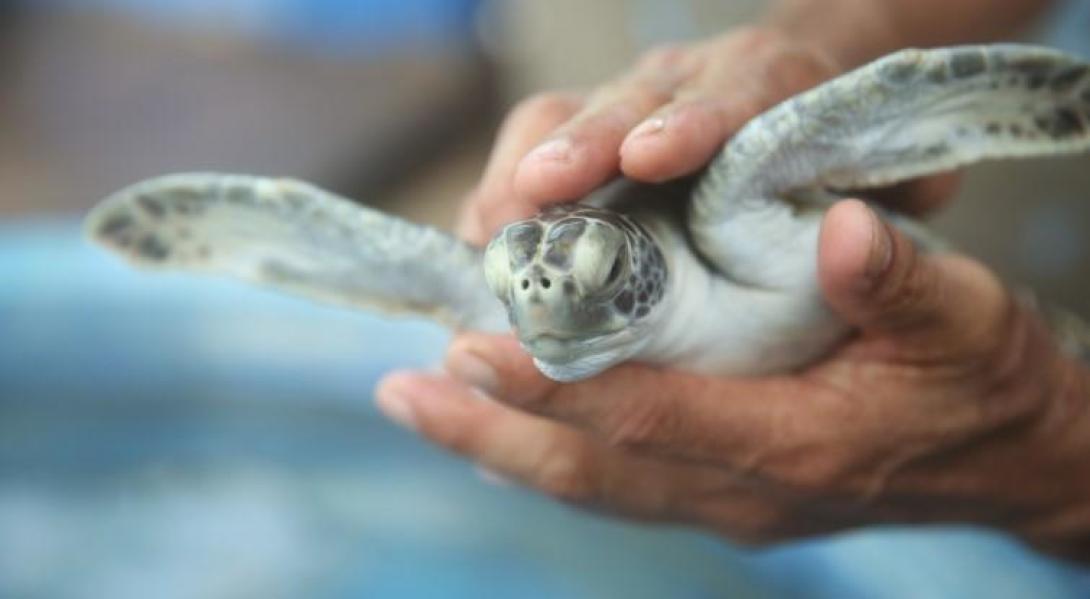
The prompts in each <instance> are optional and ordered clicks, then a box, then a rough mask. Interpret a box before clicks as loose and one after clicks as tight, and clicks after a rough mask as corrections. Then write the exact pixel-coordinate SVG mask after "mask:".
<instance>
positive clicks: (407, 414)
mask: <svg viewBox="0 0 1090 599" xmlns="http://www.w3.org/2000/svg"><path fill="white" fill-rule="evenodd" d="M406 386H407V385H405V384H403V383H400V382H393V383H390V384H387V385H385V386H383V387H382V388H381V389H379V392H378V395H377V396H376V397H375V405H376V406H378V409H379V411H380V412H382V413H383V414H384V415H385V416H386V417H387V418H389V419H390V420H391V421H392V422H393V423H394V424H397V425H398V426H401V427H403V428H407V429H409V430H416V415H415V414H413V409H412V406H411V405H410V404H411V399H410V397H409V396H410V394H411V392H410V391H409V390H408V389H406Z"/></svg>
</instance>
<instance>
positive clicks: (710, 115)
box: [620, 91, 764, 182]
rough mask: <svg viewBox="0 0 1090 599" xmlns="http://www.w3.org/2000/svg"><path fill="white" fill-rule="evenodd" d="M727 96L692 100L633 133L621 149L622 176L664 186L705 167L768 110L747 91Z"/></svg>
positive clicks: (710, 95) (677, 104)
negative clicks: (740, 131)
mask: <svg viewBox="0 0 1090 599" xmlns="http://www.w3.org/2000/svg"><path fill="white" fill-rule="evenodd" d="M723 96H724V94H723V92H722V91H719V92H718V93H708V94H692V95H689V96H688V97H684V98H682V99H679V100H677V101H675V102H672V103H670V104H669V105H667V106H665V107H663V108H662V109H660V110H658V111H657V112H655V114H653V115H651V116H650V118H648V119H646V120H645V121H644V122H643V123H641V124H640V125H639V126H637V127H636V128H634V129H633V130H632V131H631V132H630V133H629V134H628V135H627V136H626V137H625V139H624V142H623V143H622V145H621V148H620V154H621V161H620V166H621V170H622V171H623V172H624V174H625V175H627V176H629V177H631V178H633V179H637V180H641V181H648V182H661V181H665V180H668V179H673V178H677V177H682V176H685V175H689V174H692V173H694V172H696V171H697V170H699V169H701V168H703V167H704V166H705V165H706V164H707V163H708V161H710V160H711V159H712V157H713V156H715V154H716V153H717V152H718V151H719V150H720V149H722V147H723V144H724V142H725V141H726V140H727V139H728V138H729V137H730V136H731V135H733V134H734V133H735V132H736V131H737V130H738V129H739V128H740V127H741V126H742V125H743V124H745V122H746V121H748V120H749V119H751V118H753V117H754V116H756V115H757V114H759V113H760V111H761V109H763V108H764V106H763V105H762V104H760V103H758V102H757V101H756V100H755V99H752V98H750V97H749V95H748V94H747V93H746V92H736V93H734V94H731V95H729V96H727V97H723Z"/></svg>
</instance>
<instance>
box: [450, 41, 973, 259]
mask: <svg viewBox="0 0 1090 599" xmlns="http://www.w3.org/2000/svg"><path fill="white" fill-rule="evenodd" d="M831 56H832V54H831V53H828V52H824V51H823V50H822V49H821V48H820V47H817V46H814V45H805V44H802V43H799V42H797V41H795V40H794V39H793V37H792V36H790V35H787V34H785V33H782V32H780V31H778V30H777V29H776V28H773V27H749V28H744V29H738V30H735V31H732V32H729V33H726V34H724V35H721V36H719V37H715V38H712V39H709V40H706V41H702V42H697V43H692V44H687V45H678V46H672V47H663V48H659V49H656V50H652V51H651V52H648V53H647V54H646V55H645V56H644V57H643V58H642V59H640V60H639V61H638V62H637V64H636V66H635V67H633V68H632V69H631V70H630V71H629V72H627V73H625V74H624V75H622V76H621V77H619V78H618V79H616V80H614V81H613V82H610V83H607V84H605V85H603V86H601V87H599V88H597V89H596V90H594V91H592V92H591V93H590V94H587V95H580V94H562V93H546V94H541V95H538V96H535V97H532V98H530V99H528V100H526V101H524V102H522V103H521V104H520V105H519V106H518V107H516V108H515V109H514V110H513V111H512V112H511V114H510V116H509V117H508V119H507V120H506V122H505V123H504V124H503V126H502V127H501V129H500V133H499V136H498V138H497V140H496V143H495V145H494V146H493V151H492V155H491V157H490V159H489V164H488V166H487V168H486V169H485V173H484V176H483V177H482V178H481V182H480V184H479V185H478V186H477V188H476V189H475V190H474V192H473V193H472V194H471V195H470V197H469V199H468V201H467V202H466V205H465V208H464V210H463V213H462V216H461V219H460V223H459V232H460V234H461V235H462V237H464V238H465V239H467V240H469V241H470V242H472V243H475V244H477V245H484V244H486V243H487V242H488V240H489V239H490V238H491V236H492V235H493V234H494V233H495V232H496V231H497V230H499V229H500V228H501V227H502V226H503V225H505V224H507V223H509V222H512V221H515V220H519V219H522V218H527V217H529V216H532V215H533V214H535V213H537V212H538V211H539V210H540V209H541V208H542V207H544V206H546V205H549V204H552V203H557V202H562V201H572V200H576V199H579V198H581V197H582V196H584V195H586V194H587V193H589V192H591V191H592V190H594V189H595V188H597V187H598V186H600V185H601V184H602V183H604V182H606V181H608V180H609V179H611V178H613V177H616V176H617V175H618V174H623V175H625V176H627V177H629V178H631V179H634V180H638V181H645V182H659V181H665V180H668V179H673V178H677V177H682V176H685V175H689V174H692V173H694V172H696V171H698V170H699V169H701V168H702V167H703V166H704V165H706V164H707V163H708V162H709V161H710V160H711V158H712V157H713V156H714V155H715V153H716V152H718V151H719V150H720V148H721V147H722V146H723V143H724V142H725V141H726V140H727V139H728V138H729V137H730V136H731V135H733V134H734V132H736V131H737V130H738V129H739V128H740V127H741V126H742V125H744V124H745V123H746V122H747V121H748V120H750V119H751V118H752V117H754V116H756V115H758V114H760V113H761V112H763V111H765V110H767V109H768V108H770V107H772V106H773V105H775V104H776V103H778V102H780V101H782V100H784V99H786V98H788V97H790V96H793V95H795V94H797V93H799V92H802V91H804V90H806V89H808V88H810V87H812V86H814V85H816V84H819V83H821V82H823V81H825V80H826V79H829V78H831V77H833V76H835V75H838V74H840V73H841V71H842V70H843V68H842V67H841V65H839V64H837V62H836V61H835V60H834V59H833V58H831ZM955 187H956V178H955V177H954V176H953V175H945V176H939V177H931V178H927V179H921V180H919V181H913V182H910V183H906V184H902V185H899V186H896V187H893V188H890V189H888V190H882V191H880V192H873V193H871V194H869V196H868V197H870V198H871V199H874V200H876V201H878V202H880V203H884V204H887V205H889V206H891V207H894V208H896V209H898V210H901V211H904V212H909V213H921V212H925V211H927V210H929V209H931V208H933V207H934V206H935V205H937V204H939V203H941V202H942V201H943V200H944V199H945V198H947V197H949V196H950V195H951V193H952V192H953V190H954V188H955Z"/></svg>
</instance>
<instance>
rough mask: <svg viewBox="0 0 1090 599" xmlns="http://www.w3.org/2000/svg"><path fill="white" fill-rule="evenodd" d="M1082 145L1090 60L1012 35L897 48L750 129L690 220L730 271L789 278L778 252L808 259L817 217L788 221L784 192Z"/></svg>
mask: <svg viewBox="0 0 1090 599" xmlns="http://www.w3.org/2000/svg"><path fill="white" fill-rule="evenodd" d="M1087 149H1090V66H1088V65H1087V63H1085V62H1082V61H1079V60H1078V59H1076V58H1074V57H1071V56H1068V55H1066V54H1063V53H1060V52H1057V51H1054V50H1049V49H1046V48H1040V47H1033V46H1023V45H1016V44H998V45H990V46H961V47H955V48H944V49H938V50H904V51H901V52H898V53H895V54H892V55H890V56H888V57H885V58H883V59H880V60H878V61H875V62H873V63H871V64H869V65H867V66H864V67H862V68H860V69H857V70H855V71H853V72H850V73H848V74H846V75H843V76H841V77H839V78H837V79H834V80H832V81H830V82H828V83H826V84H824V85H821V86H819V87H817V88H815V89H813V90H810V91H809V92H806V93H803V94H800V95H798V96H796V97H794V98H792V99H790V100H788V101H786V102H784V103H782V104H780V105H778V106H777V107H775V108H773V109H772V110H769V111H768V112H766V113H764V114H763V115H761V116H759V117H757V118H756V119H754V120H753V121H752V122H750V123H749V124H747V125H746V126H745V127H744V128H743V129H742V130H741V131H740V132H739V133H738V135H736V136H735V137H734V139H733V140H731V142H729V143H728V144H727V146H726V147H725V148H724V150H723V152H722V153H721V154H720V155H719V156H718V157H717V158H716V160H715V162H714V163H713V165H712V166H711V167H710V169H709V171H708V174H707V175H706V176H705V178H704V179H703V180H702V181H701V184H700V186H699V188H698V191H697V194H696V197H695V198H694V210H693V213H692V215H693V216H692V219H691V223H690V225H691V227H692V229H693V233H694V236H695V237H696V241H697V243H698V244H699V246H700V248H701V250H702V251H704V252H705V253H706V254H707V257H708V258H709V259H711V260H712V261H713V262H715V263H716V264H717V265H718V266H720V267H721V268H723V269H724V270H725V271H726V272H728V273H729V274H731V275H732V276H735V277H736V278H738V279H739V280H742V281H745V282H753V283H757V284H765V285H771V286H776V287H779V286H789V284H790V283H791V282H792V281H796V280H798V279H799V278H800V277H803V275H804V274H806V273H805V272H804V271H805V265H802V264H800V265H799V266H798V268H797V269H795V270H792V269H790V268H789V269H784V268H783V264H785V263H789V262H791V261H790V260H788V259H787V256H790V255H794V254H795V253H797V252H800V251H806V250H809V252H810V253H811V254H812V251H813V245H812V243H813V241H814V238H815V234H814V227H815V226H816V225H814V224H813V223H810V222H799V212H798V211H797V210H796V209H795V208H794V207H792V206H789V205H788V204H787V203H786V202H785V201H784V199H783V198H785V197H790V196H792V195H793V194H796V193H797V192H799V191H800V190H805V189H807V188H826V189H858V188H865V187H875V186H882V185H888V184H891V183H896V182H898V181H902V180H905V179H909V178H913V177H918V176H922V175H927V174H931V173H936V172H940V171H945V170H950V169H954V168H957V167H960V166H964V165H967V164H970V163H972V162H976V161H979V160H984V159H990V158H1014V157H1029V156H1043V155H1052V154H1061V153H1072V152H1078V151H1084V150H1087ZM803 214H804V215H808V213H806V212H805V211H803ZM754 230H758V231H760V232H761V233H762V234H760V235H754V234H752V231H754ZM769 233H771V234H769ZM811 262H812V260H811Z"/></svg>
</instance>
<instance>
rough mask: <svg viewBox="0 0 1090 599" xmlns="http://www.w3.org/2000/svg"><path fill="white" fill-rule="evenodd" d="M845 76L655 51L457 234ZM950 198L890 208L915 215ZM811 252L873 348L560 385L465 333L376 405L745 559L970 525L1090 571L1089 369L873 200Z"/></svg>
mask: <svg viewBox="0 0 1090 599" xmlns="http://www.w3.org/2000/svg"><path fill="white" fill-rule="evenodd" d="M839 70H840V69H839V67H838V65H837V64H836V63H835V62H834V61H832V60H830V59H829V58H828V57H826V56H824V55H823V54H822V53H820V52H818V51H816V50H813V49H810V48H807V47H804V46H800V45H797V44H796V43H794V42H793V41H791V40H790V39H788V38H787V37H786V36H781V35H778V34H776V33H772V32H769V31H765V30H759V29H751V30H745V31H740V32H736V33H732V34H728V35H726V36H723V37H721V38H717V39H714V40H712V41H709V42H705V43H703V44H697V45H693V46H688V47H678V48H670V49H665V50H660V51H656V52H653V53H651V54H650V55H648V56H647V57H646V58H644V59H643V60H642V61H640V63H639V64H638V65H637V67H636V68H635V69H634V70H633V71H632V72H631V73H629V74H627V75H626V76H624V77H622V78H621V79H620V80H619V81H617V82H615V83H613V84H610V85H607V86H605V87H603V88H600V89H599V90H597V91H595V92H594V93H592V94H591V95H590V96H589V97H587V98H585V99H583V98H580V97H577V96H561V95H548V96H542V97H539V98H535V99H532V100H530V101H528V102H526V103H524V104H522V105H521V106H520V107H518V108H517V109H515V111H514V112H513V113H512V115H511V117H510V118H509V119H508V121H507V123H506V124H505V125H504V127H503V128H502V130H501V133H500V136H499V139H498V141H497V144H496V146H495V150H494V153H493V155H492V158H491V161H490V164H489V167H488V169H487V171H486V173H485V175H484V177H483V179H482V182H481V184H480V186H479V188H478V189H477V190H476V191H475V192H474V194H473V195H472V197H471V198H470V200H469V202H468V203H467V207H466V211H465V214H464V219H463V226H462V231H463V234H464V235H465V236H466V237H467V238H468V239H470V240H472V241H474V242H477V243H484V242H485V241H487V239H488V237H490V236H491V234H492V233H493V232H494V231H495V230H496V229H497V228H498V227H499V226H501V225H502V224H503V223H506V222H509V221H511V220H514V219H517V218H522V217H525V216H527V215H528V214H532V213H533V212H535V211H536V210H537V209H538V208H539V207H541V206H543V205H547V204H549V203H552V202H557V201H563V200H565V199H570V198H577V197H579V196H580V195H582V194H584V193H586V192H587V191H589V190H590V189H592V188H593V187H595V186H596V185H598V184H600V183H602V182H603V181H605V180H607V179H608V178H610V177H612V176H615V174H616V173H617V172H618V170H620V171H621V172H623V173H624V174H626V175H628V176H630V177H633V178H635V179H640V180H648V181H659V180H664V179H669V178H673V177H678V176H682V175H685V174H688V173H691V172H694V171H695V170H696V169H698V168H699V167H700V166H701V165H702V164H704V163H705V162H706V161H707V160H708V159H709V158H710V157H711V155H712V154H713V153H714V152H715V151H716V150H717V149H718V148H719V146H720V144H721V143H722V142H723V140H724V139H726V138H728V137H729V136H730V134H731V133H732V132H733V131H735V130H736V129H737V128H738V127H739V126H740V125H741V124H743V123H744V122H745V121H746V119H748V118H749V117H751V116H753V115H754V114H757V113H758V112H760V111H761V110H763V109H764V108H767V107H768V106H769V105H771V104H773V103H775V102H776V101H778V100H780V99H782V98H784V97H786V96H789V95H791V94H794V93H797V92H798V91H801V90H802V89H805V88H807V87H810V86H812V85H814V84H816V83H818V82H820V81H822V80H824V79H826V78H828V77H830V76H832V75H834V74H836V73H837V72H838V71H839ZM659 119H662V120H661V121H660V120H659ZM539 144H540V145H539ZM535 147H536V148H537V149H536V150H534V149H533V148H535ZM951 183H952V180H951V178H950V177H940V178H938V179H930V180H926V181H920V182H916V183H914V184H912V185H908V186H903V187H901V188H899V189H897V190H893V191H890V192H887V193H886V194H885V199H886V200H887V201H889V202H890V203H891V205H894V206H898V207H900V208H902V209H906V210H909V211H920V210H923V209H926V208H928V207H930V206H933V205H934V204H935V203H937V202H941V200H942V198H945V197H947V196H948V195H949V191H950V190H951V189H952V185H951ZM818 254H819V255H818V260H819V272H820V279H821V284H822V289H823V291H824V293H825V296H826V300H827V301H828V302H829V304H830V306H831V307H832V308H833V309H834V310H835V311H836V312H837V313H838V314H839V315H840V316H841V317H842V318H844V319H845V320H846V321H847V322H849V323H852V324H853V325H855V326H856V327H857V328H858V333H857V334H856V335H855V336H854V337H853V338H852V339H850V340H849V341H848V342H846V343H845V344H844V345H843V346H842V347H840V348H839V349H838V350H837V351H836V352H834V354H833V355H831V356H829V357H828V359H826V360H824V361H822V362H821V363H819V364H816V365H814V366H812V367H810V368H807V369H805V370H804V371H802V372H799V373H794V374H790V375H783V376H774V377H763V378H750V379H746V378H722V377H705V376H698V375H692V374H687V373H682V372H677V371H670V370H663V369H656V368H652V367H648V366H644V365H639V364H626V365H622V366H619V367H616V368H614V369H611V370H609V371H607V372H605V373H603V374H602V375H600V376H597V377H595V378H592V379H590V380H586V381H583V382H580V383H576V384H565V385H560V384H557V383H554V382H551V381H549V380H547V379H545V378H544V377H542V376H541V375H540V374H539V373H538V372H537V371H536V370H535V369H534V367H533V366H532V364H531V361H530V358H529V357H528V356H526V355H525V354H524V353H523V352H522V351H521V350H520V349H519V347H518V345H517V343H516V342H515V341H514V339H513V338H511V337H508V336H500V337H490V336H484V335H479V334H464V335H461V336H459V337H458V338H456V339H455V341H454V342H453V344H452V346H451V348H450V350H449V353H448V356H447V360H446V370H447V373H446V374H441V375H435V374H423V373H397V374H394V375H391V376H390V377H389V378H387V379H386V380H385V381H384V382H383V383H382V385H381V387H380V389H379V393H378V397H379V405H380V407H381V408H382V409H383V410H384V411H385V412H386V413H387V414H388V415H389V416H390V417H391V418H392V419H393V420H395V421H397V422H399V423H401V424H403V425H405V426H408V427H409V428H411V429H413V430H415V431H416V432H417V433H419V434H420V435H421V436H423V437H425V438H427V439H429V440H431V441H433V442H435V443H437V444H439V445H441V446H443V447H446V448H448V449H450V450H452V451H454V452H457V453H459V454H461V455H464V456H466V457H467V458H469V459H471V460H474V461H476V462H477V463H479V464H480V465H482V466H483V467H484V468H486V469H488V470H490V471H492V472H494V473H496V474H499V475H500V476H502V477H505V478H507V479H511V480H514V481H517V482H519V483H522V484H525V485H528V486H530V487H533V488H536V489H539V490H541V491H543V492H545V493H548V494H550V495H552V496H555V497H557V498H559V499H562V500H564V501H569V502H572V503H575V504H579V505H584V506H588V507H592V508H594V509H596V510H600V511H607V512H614V513H617V514H621V515H625V516H630V517H636V518H640V519H647V520H655V521H671V522H683V523H688V524H692V525H696V526H699V527H703V528H707V529H711V530H714V531H717V532H720V533H722V534H724V535H726V536H728V537H730V538H732V539H735V540H742V541H751V542H761V541H770V540H779V539H787V538H796V537H800V536H806V535H812V534H817V533H824V532H830V531H835V530H841V529H844V528H849V527H854V526H860V525H865V524H870V523H875V522H971V523H981V524H987V525H993V526H998V527H1001V528H1005V529H1007V530H1010V531H1013V532H1015V533H1017V534H1020V535H1022V536H1023V537H1024V538H1026V539H1027V540H1029V541H1030V542H1032V543H1035V544H1036V545H1038V546H1039V547H1041V548H1044V549H1046V550H1050V551H1053V552H1055V553H1058V554H1062V555H1067V556H1071V557H1075V558H1078V559H1083V560H1090V482H1088V481H1090V411H1088V410H1087V408H1086V404H1087V397H1088V393H1090V382H1088V379H1090V377H1088V375H1087V372H1086V370H1085V369H1084V367H1083V366H1082V365H1080V364H1079V363H1077V362H1076V361H1074V360H1073V359H1070V358H1068V357H1067V356H1065V355H1063V354H1062V353H1061V352H1060V351H1059V349H1058V347H1057V345H1056V343H1055V342H1054V340H1053V338H1052V336H1051V334H1050V332H1049V331H1048V330H1047V328H1046V327H1045V326H1044V325H1043V324H1042V322H1041V321H1040V319H1039V318H1038V317H1037V316H1036V315H1035V314H1034V313H1033V312H1032V311H1031V310H1029V309H1028V308H1027V307H1025V306H1023V305H1022V304H1021V303H1020V302H1018V301H1016V300H1015V299H1014V298H1013V296H1012V294H1011V293H1010V292H1009V291H1008V290H1007V289H1006V288H1005V287H1004V286H1003V285H1002V284H1001V283H1000V282H999V281H998V279H997V278H996V277H995V276H994V275H993V274H992V273H991V272H989V271H988V270H987V269H986V268H985V267H983V266H981V265H980V264H978V263H976V262H974V261H972V260H970V259H967V258H964V257H960V256H952V255H942V256H938V255H929V256H923V255H919V254H917V253H916V251H915V250H914V249H913V247H912V246H911V244H910V243H909V242H908V241H907V240H906V238H905V237H903V236H902V235H901V234H899V233H898V232H896V231H894V230H892V229H891V228H890V227H889V226H888V225H886V224H884V223H882V222H881V221H880V220H879V219H878V218H877V217H876V216H875V214H874V213H873V212H872V211H871V210H869V209H868V208H867V207H866V206H865V205H864V204H862V203H860V202H858V201H843V202H841V203H839V204H837V205H836V206H835V207H834V208H833V209H832V210H831V211H830V212H829V213H828V214H827V215H826V218H825V221H824V223H823V228H822V234H821V240H820V248H819V252H818ZM480 392H484V393H485V394H487V395H488V396H490V397H491V398H493V399H494V400H495V401H481V400H480Z"/></svg>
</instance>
